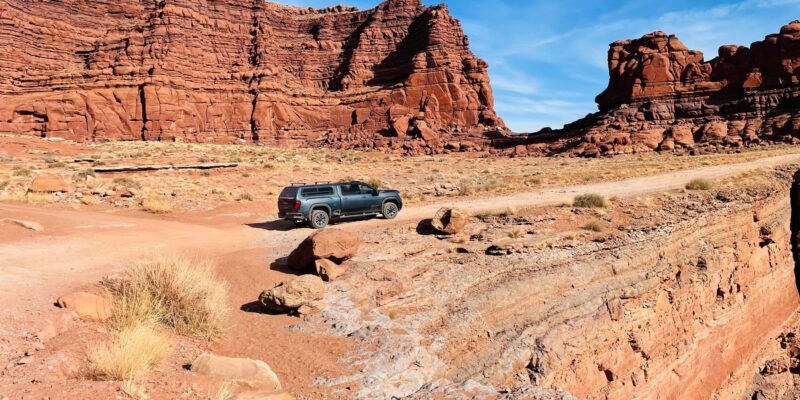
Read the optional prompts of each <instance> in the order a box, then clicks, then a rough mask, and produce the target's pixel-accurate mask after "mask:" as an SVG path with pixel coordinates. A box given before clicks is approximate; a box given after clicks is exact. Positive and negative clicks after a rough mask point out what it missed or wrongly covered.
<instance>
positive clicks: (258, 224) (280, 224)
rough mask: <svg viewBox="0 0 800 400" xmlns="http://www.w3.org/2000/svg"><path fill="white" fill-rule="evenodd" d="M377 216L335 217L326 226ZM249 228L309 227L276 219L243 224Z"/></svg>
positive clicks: (286, 228) (284, 229) (283, 228)
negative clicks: (335, 218)
mask: <svg viewBox="0 0 800 400" xmlns="http://www.w3.org/2000/svg"><path fill="white" fill-rule="evenodd" d="M376 218H378V217H375V216H367V217H355V218H347V219H337V220H334V221H331V222H330V224H329V225H328V226H331V227H334V226H337V225H343V224H347V223H350V222H361V221H369V220H373V219H376ZM245 225H247V226H249V227H251V228H255V229H263V230H265V231H277V232H288V231H291V230H295V229H309V228H308V227H306V226H303V227H299V226H296V225H295V224H294V222H292V221H287V220H285V219H276V220H274V221H267V222H253V223H249V224H245Z"/></svg>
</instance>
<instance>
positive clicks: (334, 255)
mask: <svg viewBox="0 0 800 400" xmlns="http://www.w3.org/2000/svg"><path fill="white" fill-rule="evenodd" d="M360 246H361V239H360V238H359V237H358V236H356V235H354V234H352V233H350V232H346V231H343V230H341V229H335V228H328V229H323V230H321V231H318V232H316V233H314V234H313V235H311V236H309V237H308V238H306V240H304V241H303V242H302V243H300V245H299V246H297V248H296V249H295V250H294V251H292V253H291V254H289V258H288V260H287V262H288V265H289V268H292V269H295V270H298V271H304V272H316V271H315V270H314V261H315V260H321V259H328V260H331V261H333V262H336V263H341V262H343V261H345V260H348V259H350V258H352V257H353V256H354V255H355V254H356V252H357V251H358V248H359V247H360Z"/></svg>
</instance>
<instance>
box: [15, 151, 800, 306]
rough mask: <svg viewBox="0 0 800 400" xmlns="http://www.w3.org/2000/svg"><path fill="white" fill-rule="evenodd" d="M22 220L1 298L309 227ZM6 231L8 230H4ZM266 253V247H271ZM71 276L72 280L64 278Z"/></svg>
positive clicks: (424, 211) (654, 186)
mask: <svg viewBox="0 0 800 400" xmlns="http://www.w3.org/2000/svg"><path fill="white" fill-rule="evenodd" d="M793 162H800V154H793V155H785V156H778V157H770V158H764V159H759V160H755V161H751V162H746V163H740V164H733V165H720V166H711V167H705V168H697V169H691V170H685V171H678V172H670V173H665V174H659V175H654V176H645V177H639V178H632V179H626V180H622V181H616V182H601V183H593V184H587V185H578V186H570V187H562V188H550V189H543V190H537V191H532V192H524V193H516V194H513V195H507V196H497V197H487V198H478V199H467V200H447V201H442V202H438V203H436V204H429V205H423V206H409V207H406V208H404V209H403V211H402V212H401V214H400V216H399V217H398V218H397V219H395V220H393V221H385V220H381V219H374V220H368V221H355V222H351V223H346V224H341V225H337V227H339V228H342V229H347V230H351V231H354V230H362V229H367V228H371V227H388V226H393V225H397V224H402V223H410V222H417V221H420V220H422V219H425V218H429V217H430V216H432V215H433V214H434V213H435V212H436V210H437V209H438V208H439V207H442V206H451V207H460V208H463V209H466V210H468V211H471V212H480V211H492V210H501V209H503V208H506V207H516V208H525V207H538V206H548V205H556V204H560V203H561V202H562V201H563V200H564V199H571V198H573V197H574V196H576V195H578V194H582V193H597V194H600V195H603V196H606V197H612V196H619V197H634V196H639V195H644V194H647V193H653V192H660V191H667V190H673V189H679V188H682V187H684V186H685V185H686V183H687V182H689V181H690V180H692V179H695V178H703V179H708V180H712V181H713V180H716V179H720V178H723V177H726V176H731V175H734V174H737V173H740V172H743V171H746V170H750V169H755V168H763V167H774V166H777V165H782V164H788V163H793ZM2 218H19V219H27V220H32V221H37V222H40V223H43V224H44V225H45V227H46V231H45V232H44V233H43V234H42V235H35V236H26V238H23V239H22V240H10V241H5V243H3V241H0V300H3V299H5V298H6V297H8V296H14V292H16V291H19V290H21V289H25V290H27V289H32V288H36V287H41V285H44V284H47V283H53V284H57V285H63V284H64V283H65V282H67V281H72V282H80V281H86V280H89V281H91V280H94V279H96V278H97V277H98V275H99V274H100V273H107V272H108V271H110V270H114V269H116V268H121V267H123V266H124V263H125V260H129V259H131V258H132V257H137V256H142V255H147V254H152V253H155V252H158V251H165V252H166V251H172V252H175V251H178V252H184V253H194V254H198V255H214V254H220V253H221V252H222V253H224V252H226V251H227V252H230V251H234V250H243V249H250V248H253V247H262V248H263V247H269V246H272V245H282V244H284V243H286V244H288V243H293V242H296V241H298V240H300V239H301V238H303V237H304V236H305V235H307V234H308V233H309V232H310V230H309V229H293V230H290V229H288V228H289V227H290V226H291V224H282V223H281V222H280V221H278V222H270V223H267V224H261V225H259V224H258V223H253V224H252V225H244V224H243V225H238V226H234V227H220V226H215V225H214V224H213V222H212V223H211V224H202V225H201V224H196V223H186V222H181V221H173V220H164V219H158V218H155V217H152V216H129V215H117V214H114V213H107V212H96V211H73V210H63V209H49V208H37V207H31V206H23V205H11V204H0V219H2ZM4 229H10V228H9V226H8V225H5V228H4ZM265 250H266V249H265ZM67 274H69V276H68V279H64V278H66V275H67Z"/></svg>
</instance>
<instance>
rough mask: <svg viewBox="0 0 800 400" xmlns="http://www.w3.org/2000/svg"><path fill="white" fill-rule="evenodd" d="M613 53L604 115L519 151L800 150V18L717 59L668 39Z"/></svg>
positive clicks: (630, 44)
mask: <svg viewBox="0 0 800 400" xmlns="http://www.w3.org/2000/svg"><path fill="white" fill-rule="evenodd" d="M608 54H609V56H608V66H609V70H610V80H609V84H608V88H607V89H606V90H605V91H604V92H603V93H601V94H600V95H599V96H597V103H598V105H599V107H600V112H599V113H597V114H592V115H589V116H587V117H586V118H584V119H582V120H580V121H577V122H575V123H573V124H570V125H567V126H566V127H565V128H564V130H561V131H543V132H539V133H537V134H532V135H530V136H529V137H528V138H526V140H525V141H524V144H525V145H527V146H522V147H521V148H520V147H519V145H518V147H517V148H514V149H513V150H514V151H515V152H517V153H519V152H525V153H527V152H531V151H532V152H537V153H562V152H567V153H572V154H578V155H585V156H597V155H614V154H626V153H637V152H650V151H678V152H698V151H703V150H704V149H706V150H713V151H719V150H727V149H731V148H740V147H743V146H748V145H754V144H760V143H800V113H798V112H800V108H799V107H798V105H800V100H799V98H800V87H798V84H800V71H798V68H800V21H794V22H792V23H790V24H788V25H786V26H784V27H783V28H781V30H780V33H778V34H773V35H769V36H767V37H766V38H765V39H764V40H763V41H760V42H755V43H753V44H752V45H751V46H750V47H749V48H748V47H745V46H736V45H729V46H722V47H721V48H720V49H719V55H718V56H717V57H716V58H714V59H712V60H710V61H704V55H703V53H702V52H700V51H696V50H689V49H688V48H687V47H686V46H685V45H684V44H683V43H681V41H680V40H679V39H678V38H677V37H675V36H673V35H667V34H665V33H663V32H654V33H650V34H647V35H645V36H643V37H642V38H640V39H636V40H625V41H619V42H615V43H612V44H611V49H610V50H609V53H608ZM515 144H518V143H515ZM507 151H511V150H507Z"/></svg>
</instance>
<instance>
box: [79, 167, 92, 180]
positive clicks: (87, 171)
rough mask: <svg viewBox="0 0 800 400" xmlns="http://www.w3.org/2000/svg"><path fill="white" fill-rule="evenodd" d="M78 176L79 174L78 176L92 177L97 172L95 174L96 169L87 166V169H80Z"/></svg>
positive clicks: (82, 177)
mask: <svg viewBox="0 0 800 400" xmlns="http://www.w3.org/2000/svg"><path fill="white" fill-rule="evenodd" d="M77 176H78V178H81V179H86V178H88V177H90V176H91V177H92V178H94V177H95V174H94V170H92V169H91V168H87V169H82V170H80V171H78V173H77Z"/></svg>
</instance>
